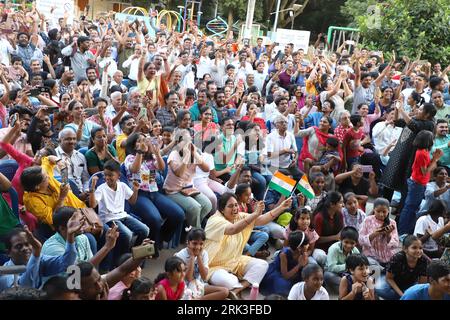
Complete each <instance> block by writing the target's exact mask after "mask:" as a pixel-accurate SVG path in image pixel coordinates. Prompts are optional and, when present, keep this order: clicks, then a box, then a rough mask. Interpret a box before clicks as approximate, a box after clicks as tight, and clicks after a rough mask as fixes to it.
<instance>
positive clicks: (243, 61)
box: [232, 51, 253, 81]
mask: <svg viewBox="0 0 450 320" xmlns="http://www.w3.org/2000/svg"><path fill="white" fill-rule="evenodd" d="M232 65H234V67H235V68H236V70H237V71H236V79H242V80H244V81H245V80H246V78H247V75H248V74H249V73H253V67H252V65H251V63H249V62H247V52H245V51H241V52H240V53H239V59H238V60H236V61H234V62H233V63H232Z"/></svg>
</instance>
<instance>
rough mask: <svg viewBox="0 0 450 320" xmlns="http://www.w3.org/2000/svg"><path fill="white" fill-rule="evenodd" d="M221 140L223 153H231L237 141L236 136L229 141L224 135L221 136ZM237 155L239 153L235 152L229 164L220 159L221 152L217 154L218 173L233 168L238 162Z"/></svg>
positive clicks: (215, 163) (215, 158)
mask: <svg viewBox="0 0 450 320" xmlns="http://www.w3.org/2000/svg"><path fill="white" fill-rule="evenodd" d="M219 139H222V152H223V153H224V154H228V152H230V150H231V148H232V147H233V145H234V143H235V141H236V136H234V135H233V136H231V137H230V138H229V139H227V138H226V137H225V135H224V134H221V135H220V136H219ZM236 155H237V151H236V152H234V154H233V156H232V157H231V158H230V159H229V161H228V162H227V163H224V159H221V158H220V157H219V152H216V154H215V155H214V166H215V169H216V170H217V171H220V170H223V169H225V168H226V167H231V166H232V165H233V164H234V162H235V160H236Z"/></svg>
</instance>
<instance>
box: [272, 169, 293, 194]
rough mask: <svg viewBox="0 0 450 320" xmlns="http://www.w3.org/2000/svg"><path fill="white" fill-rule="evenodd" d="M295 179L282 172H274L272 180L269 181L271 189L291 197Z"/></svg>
mask: <svg viewBox="0 0 450 320" xmlns="http://www.w3.org/2000/svg"><path fill="white" fill-rule="evenodd" d="M295 184H296V182H295V180H294V179H291V178H289V177H288V176H285V175H284V174H282V173H281V172H279V171H277V172H275V173H274V175H273V177H272V180H270V182H269V189H272V190H275V191H278V192H279V193H281V194H282V195H283V196H286V197H289V196H290V195H291V192H292V190H293V189H294V187H295Z"/></svg>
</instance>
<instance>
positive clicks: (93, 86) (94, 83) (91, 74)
mask: <svg viewBox="0 0 450 320" xmlns="http://www.w3.org/2000/svg"><path fill="white" fill-rule="evenodd" d="M86 76H87V78H88V80H89V90H90V91H91V93H92V94H94V92H95V91H98V92H100V91H101V90H102V85H101V84H100V81H99V80H98V77H97V72H96V71H95V68H93V67H88V68H87V69H86Z"/></svg>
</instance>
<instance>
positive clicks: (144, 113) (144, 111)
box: [137, 107, 147, 119]
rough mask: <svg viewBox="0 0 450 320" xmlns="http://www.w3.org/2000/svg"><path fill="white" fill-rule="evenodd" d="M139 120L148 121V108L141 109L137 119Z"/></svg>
mask: <svg viewBox="0 0 450 320" xmlns="http://www.w3.org/2000/svg"><path fill="white" fill-rule="evenodd" d="M137 118H138V119H144V118H145V119H147V108H145V107H141V110H139V115H138V117H137Z"/></svg>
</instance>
